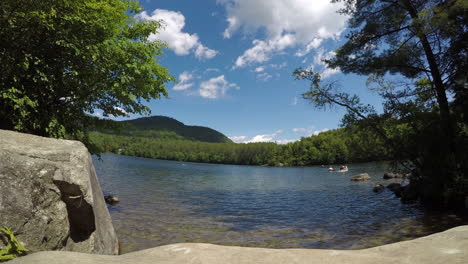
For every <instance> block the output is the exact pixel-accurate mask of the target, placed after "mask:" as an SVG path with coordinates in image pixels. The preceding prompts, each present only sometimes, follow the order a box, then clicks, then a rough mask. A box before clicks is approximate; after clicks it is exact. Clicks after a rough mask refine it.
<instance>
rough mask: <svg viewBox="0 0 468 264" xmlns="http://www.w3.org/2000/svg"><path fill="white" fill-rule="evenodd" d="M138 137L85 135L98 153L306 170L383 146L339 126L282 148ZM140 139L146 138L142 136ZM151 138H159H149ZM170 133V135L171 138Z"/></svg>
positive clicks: (368, 156)
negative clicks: (306, 168)
mask: <svg viewBox="0 0 468 264" xmlns="http://www.w3.org/2000/svg"><path fill="white" fill-rule="evenodd" d="M139 135H141V136H135V135H133V136H126V135H118V134H105V133H100V132H92V133H90V138H91V140H92V141H93V142H94V143H95V144H96V145H97V146H98V147H99V148H100V149H101V150H102V151H104V152H111V153H117V154H123V155H128V156H137V157H146V158H155V159H165V160H177V161H191V162H204V163H219V164H241V165H268V166H310V165H328V164H336V163H349V162H362V161H376V160H384V159H387V158H388V157H389V155H388V151H387V150H386V148H385V146H384V143H383V142H382V141H381V140H379V138H378V137H376V136H375V135H373V132H372V131H370V130H362V129H357V128H352V127H350V128H343V129H337V130H331V131H327V132H323V133H320V134H319V135H316V136H311V137H307V138H301V140H299V141H296V142H292V143H289V144H285V145H279V144H276V143H272V142H259V143H246V144H236V143H210V142H200V141H189V140H181V139H180V138H179V137H177V135H176V134H173V133H171V132H166V133H162V132H158V133H156V132H152V131H151V130H149V131H148V130H147V131H144V132H143V131H140V134H139ZM145 135H146V136H145ZM155 135H158V136H161V137H156V138H155V137H154V136H155ZM171 135H172V136H171Z"/></svg>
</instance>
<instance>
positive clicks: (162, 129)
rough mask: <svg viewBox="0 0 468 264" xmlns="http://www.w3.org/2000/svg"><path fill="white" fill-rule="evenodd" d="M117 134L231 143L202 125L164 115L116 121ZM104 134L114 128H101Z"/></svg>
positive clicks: (218, 133)
mask: <svg viewBox="0 0 468 264" xmlns="http://www.w3.org/2000/svg"><path fill="white" fill-rule="evenodd" d="M118 123H120V125H123V126H121V128H120V129H119V133H118V134H119V135H123V136H133V137H145V138H157V139H164V140H189V141H201V142H211V143H231V142H232V141H231V140H230V139H229V138H228V137H226V136H225V135H223V134H222V133H220V132H218V131H216V130H214V129H211V128H208V127H203V126H187V125H185V124H184V123H182V122H180V121H178V120H176V119H174V118H170V117H166V116H151V117H143V118H138V119H133V120H126V121H121V122H118ZM100 132H103V133H106V134H115V133H116V132H115V131H114V130H101V131H100Z"/></svg>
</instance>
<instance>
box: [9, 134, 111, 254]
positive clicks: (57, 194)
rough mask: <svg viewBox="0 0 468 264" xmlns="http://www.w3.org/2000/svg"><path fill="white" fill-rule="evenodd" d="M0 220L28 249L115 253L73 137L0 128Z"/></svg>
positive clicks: (96, 190) (92, 179) (89, 170)
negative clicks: (63, 138)
mask: <svg viewBox="0 0 468 264" xmlns="http://www.w3.org/2000/svg"><path fill="white" fill-rule="evenodd" d="M0 225H5V226H7V227H10V228H11V229H12V230H13V231H14V233H15V234H16V237H17V238H18V240H19V241H20V242H21V243H22V244H23V245H24V246H25V247H26V248H28V249H30V250H31V251H33V252H34V251H42V250H67V251H77V252H85V253H97V254H118V241H117V236H116V234H115V231H114V227H113V226H112V221H111V217H110V215H109V212H108V210H107V207H106V204H105V202H104V199H103V195H102V191H101V188H100V186H99V182H98V180H97V178H96V172H95V170H94V166H93V162H92V160H91V156H90V154H89V152H88V150H87V149H86V147H85V146H84V145H83V144H82V143H80V142H78V141H70V140H59V139H51V138H43V137H38V136H33V135H28V134H22V133H17V132H12V131H5V130H0ZM0 247H2V242H1V240H0Z"/></svg>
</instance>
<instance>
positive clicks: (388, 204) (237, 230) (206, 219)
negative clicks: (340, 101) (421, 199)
mask: <svg viewBox="0 0 468 264" xmlns="http://www.w3.org/2000/svg"><path fill="white" fill-rule="evenodd" d="M102 160H103V161H98V160H97V159H95V160H94V164H95V166H96V171H97V174H98V177H99V180H100V183H101V185H102V189H103V191H104V192H105V193H112V194H115V195H117V196H118V197H119V198H120V200H121V202H120V203H119V204H117V205H116V206H111V207H109V209H110V212H111V216H112V219H113V222H114V227H115V229H116V231H117V234H118V236H119V240H120V242H121V246H122V253H126V252H131V251H135V250H140V249H145V248H149V247H154V246H159V245H166V244H171V243H181V242H205V243H213V244H220V245H237V246H255V247H271V248H335V249H348V248H364V247H371V246H378V245H382V244H387V243H391V242H397V241H401V240H407V239H412V238H415V237H420V236H424V235H428V234H431V233H434V232H438V231H442V230H445V229H447V228H450V227H453V226H456V225H461V224H466V223H468V221H467V218H466V217H461V216H457V215H438V214H436V213H434V212H431V213H429V212H424V211H423V210H421V208H419V207H418V206H417V205H415V204H401V203H400V201H399V200H398V199H396V198H394V197H393V194H392V193H390V192H389V191H387V190H386V191H384V192H382V193H378V194H376V193H373V192H372V186H373V185H374V184H376V183H378V182H382V183H385V184H387V183H389V182H388V181H387V182H384V181H383V180H382V175H383V172H384V171H385V164H383V163H367V164H358V165H351V166H350V168H349V172H347V173H339V172H328V171H327V170H326V168H321V167H311V168H268V167H254V166H232V165H213V164H198V163H183V162H174V161H161V160H151V159H143V158H133V157H126V156H118V155H112V154H105V155H103V156H102ZM361 172H367V173H369V175H370V176H371V177H372V179H371V180H370V181H369V182H351V181H350V176H352V175H354V174H357V173H361Z"/></svg>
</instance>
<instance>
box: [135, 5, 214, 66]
mask: <svg viewBox="0 0 468 264" xmlns="http://www.w3.org/2000/svg"><path fill="white" fill-rule="evenodd" d="M136 17H137V18H138V19H142V20H156V21H161V20H162V24H163V28H161V29H160V32H159V33H157V34H151V35H150V36H149V40H151V41H155V40H161V41H164V42H165V43H166V44H167V45H168V46H169V48H171V49H172V50H173V51H174V53H175V54H177V55H188V54H189V53H191V52H192V53H194V54H195V57H197V58H199V59H211V58H213V57H214V56H216V55H217V54H218V52H217V51H216V50H212V49H209V48H207V47H205V46H204V45H203V44H202V43H201V42H200V40H199V39H198V35H197V34H189V33H186V32H183V31H182V29H183V28H184V26H185V17H184V15H182V13H180V12H174V11H170V10H165V9H156V10H154V11H153V12H152V13H151V15H148V13H147V12H146V11H143V12H141V13H140V14H138V15H136Z"/></svg>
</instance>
